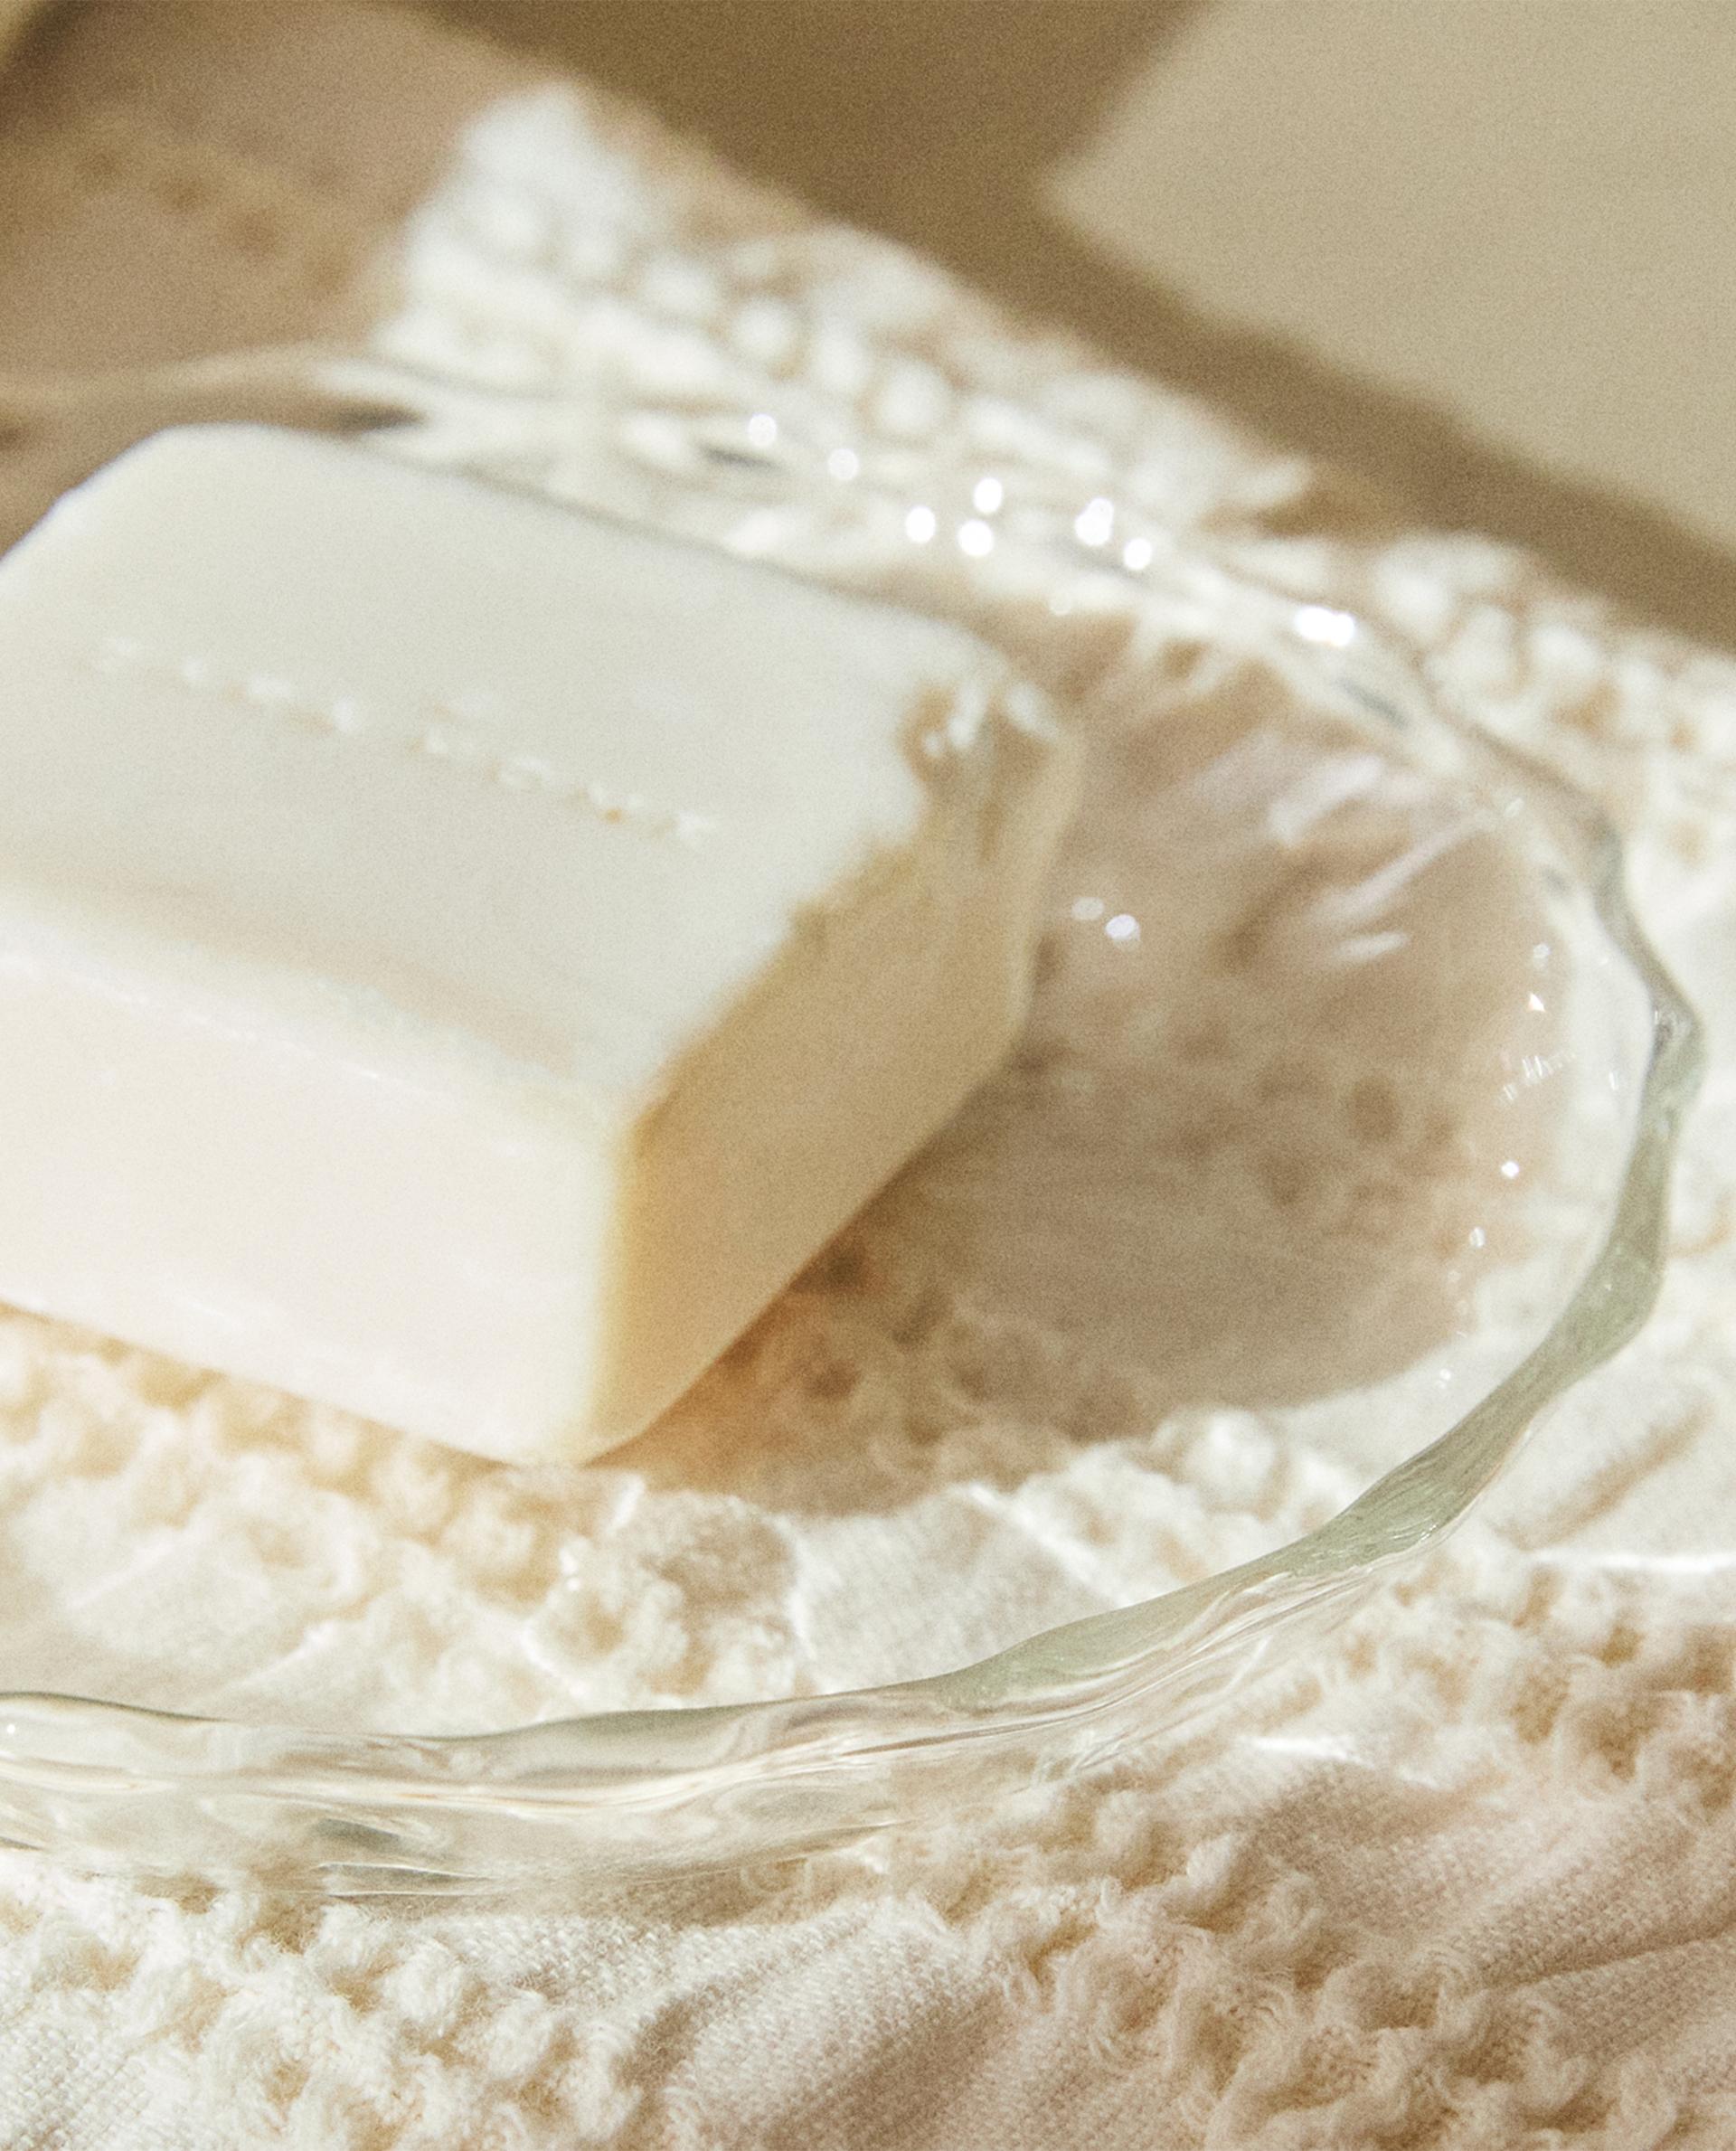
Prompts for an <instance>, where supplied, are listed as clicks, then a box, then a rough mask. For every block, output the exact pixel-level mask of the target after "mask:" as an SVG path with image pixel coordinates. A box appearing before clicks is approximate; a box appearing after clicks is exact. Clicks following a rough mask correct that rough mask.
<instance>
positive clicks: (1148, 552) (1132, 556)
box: [1121, 538, 1154, 575]
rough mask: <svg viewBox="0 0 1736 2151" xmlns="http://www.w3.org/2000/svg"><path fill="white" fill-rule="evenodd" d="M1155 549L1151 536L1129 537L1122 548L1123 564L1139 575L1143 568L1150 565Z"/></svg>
mask: <svg viewBox="0 0 1736 2151" xmlns="http://www.w3.org/2000/svg"><path fill="white" fill-rule="evenodd" d="M1153 550H1154V548H1153V546H1152V542H1151V540H1150V539H1149V538H1129V539H1128V540H1127V543H1126V544H1125V545H1124V546H1123V547H1122V548H1121V565H1122V566H1123V567H1124V568H1130V569H1131V570H1132V571H1133V572H1134V573H1135V574H1136V575H1137V574H1138V573H1139V572H1140V571H1141V570H1142V569H1145V568H1148V567H1150V565H1151V556H1152V552H1153Z"/></svg>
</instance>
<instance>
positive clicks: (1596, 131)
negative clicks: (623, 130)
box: [440, 0, 1736, 642]
mask: <svg viewBox="0 0 1736 2151" xmlns="http://www.w3.org/2000/svg"><path fill="white" fill-rule="evenodd" d="M440 4H441V5H443V7H444V10H445V12H447V13H448V14H452V15H455V16H459V17H463V18H467V19H468V20H471V21H473V22H474V21H484V22H487V23H490V24H492V25H494V26H495V27H505V28H509V29H511V30H512V31H513V32H514V33H515V34H524V33H527V32H528V33H531V34H533V36H535V37H536V38H537V39H538V40H539V41H540V42H542V43H543V44H545V45H547V46H549V47H550V48H552V49H556V50H559V51H560V52H562V53H563V54H565V55H566V56H567V57H569V58H571V59H572V60H574V61H577V62H578V63H579V64H580V65H581V66H583V67H584V68H586V69H587V70H588V71H590V72H592V73H593V74H595V75H596V76H598V77H599V78H600V79H602V80H607V81H610V82H613V83H615V84H617V85H618V86H620V87H622V88H625V89H627V90H630V91H632V92H633V93H634V94H635V95H637V96H640V97H643V98H645V99H646V100H647V101H649V102H650V103H652V104H653V105H655V106H656V107H657V108H659V109H660V110H662V111H663V112H665V114H667V115H668V116H669V117H670V118H674V119H675V120H676V121H677V122H678V123H679V124H681V125H682V126H684V127H687V128H688V129H690V130H691V131H693V132H695V133H698V134H701V135H703V136H705V137H709V138H710V139H711V140H712V141H713V142H714V143H715V144H716V145H717V146H719V147H721V148H722V149H723V150H725V151H726V152H727V153H728V155H729V156H731V157H732V158H733V159H735V160H736V161H737V162H738V163H740V164H741V165H746V166H747V167H749V168H750V169H751V170H754V171H756V172H759V173H760V174H762V175H769V176H772V177H774V178H777V179H778V180H781V181H784V182H786V183H788V184H790V185H791V186H793V187H795V188H797V189H798V190H799V191H800V192H802V193H805V194H806V195H807V196H808V197H809V198H810V199H811V200H813V201H814V202H816V203H817V204H818V205H819V206H821V207H822V208H825V209H827V210H829V211H832V212H835V213H837V214H841V215H844V216H847V217H849V218H851V219H853V220H854V221H856V222H862V223H865V224H868V225H870V226H872V227H874V228H876V229H878V230H881V231H886V232H888V233H891V234H892V235H893V236H895V237H897V238H900V239H903V240H907V241H911V242H912V243H914V244H917V245H919V246H920V247H922V248H924V249H925V250H928V251H929V252H930V253H933V254H935V255H938V256H939V258H940V259H943V260H945V261H947V262H948V263H949V264H951V265H953V266H956V267H958V268H959V269H963V270H964V271H965V272H966V273H967V275H969V276H970V277H972V278H975V279H976V280H977V281H978V282H979V283H982V284H985V285H986V286H988V287H989V288H992V289H994V290H996V291H998V292H1000V293H1002V294H1004V295H1005V296H1007V297H1013V298H1014V299H1016V300H1018V301H1019V302H1020V303H1022V304H1024V305H1025V306H1028V307H1035V308H1036V309H1038V310H1039V311H1041V312H1044V313H1047V314H1050V315H1052V316H1059V317H1061V318H1062V319H1064V320H1065V321H1067V322H1068V323H1069V324H1071V325H1073V326H1075V327H1077V328H1079V329H1080V330H1082V331H1083V332H1085V333H1086V334H1087V335H1091V336H1093V337H1095V338H1097V339H1099V341H1100V342H1102V343H1104V344H1107V345H1108V346H1109V348H1110V349H1111V350H1113V351H1114V352H1115V353H1117V354H1118V355H1120V356H1122V357H1124V358H1126V359H1128V360H1131V361H1132V362H1134V363H1137V364H1138V365H1140V366H1143V367H1145V368H1147V369H1149V370H1151V371H1153V372H1156V373H1158V374H1160V375H1162V376H1163V377H1164V378H1165V379H1166V380H1168V381H1169V382H1173V383H1175V385H1178V386H1181V387H1184V388H1186V389H1190V390H1193V391H1195V392H1198V393H1200V394H1201V395H1203V397H1205V398H1207V399H1208V400H1209V401H1211V402H1212V403H1213V404H1214V405H1215V406H1216V407H1217V408H1219V409H1220V410H1226V411H1229V412H1231V413H1232V414H1234V415H1236V416H1239V417H1241V418H1242V419H1244V420H1247V421H1248V422H1250V424H1252V425H1254V426H1256V427H1257V428H1259V429H1261V430H1262V431H1264V432H1265V433H1267V434H1268V435H1269V436H1270V437H1271V438H1272V439H1275V440H1277V441H1278V442H1279V443H1281V444H1284V445H1290V446H1295V447H1297V448H1303V449H1306V450H1307V451H1309V452H1311V453H1316V454H1319V455H1322V456H1324V457H1326V458H1328V459H1330V460H1331V461H1333V462H1335V464H1337V465H1338V466H1339V467H1341V468H1342V469H1344V470H1346V471H1348V472H1349V473H1351V474H1353V476H1354V477H1356V478H1360V479H1363V480H1367V481H1370V482H1372V484H1373V486H1375V487H1376V488H1378V489H1379V490H1380V491H1381V492H1383V493H1384V494H1386V495H1388V496H1389V497H1391V498H1392V499H1393V500H1394V501H1395V503H1396V505H1399V506H1400V508H1401V510H1402V512H1404V513H1406V514H1411V515H1412V516H1414V517H1416V518H1417V519H1420V520H1424V521H1428V522H1430V523H1436V524H1444V525H1447V526H1448V527H1463V528H1477V529H1482V530H1486V531H1489V532H1491V533H1495V535H1497V536H1500V537H1504V538H1508V539H1511V540H1513V541H1514V542H1519V543H1522V544H1528V545H1533V546H1536V547H1538V548H1540V549H1542V550H1543V552H1546V553H1548V554H1549V555H1550V556H1552V558H1553V559H1554V560H1555V561H1557V562H1558V563H1559V564H1560V565H1561V567H1562V568H1563V569H1564V570H1565V571H1567V572H1568V573H1570V574H1571V575H1573V576H1575V577H1578V578H1580V579H1581V580H1586V581H1588V582H1590V583H1592V584H1594V585H1596V586H1598V587H1599V588H1601V589H1603V590H1607V591H1609V592H1610V593H1612V594H1613V595H1615V596H1617V597H1618V598H1620V599H1625V600H1627V601H1628V603H1630V604H1632V605H1633V606H1635V607H1636V608H1637V609H1640V610H1641V611H1643V612H1646V613H1647V614H1649V615H1651V616H1652V617H1654V618H1659V619H1661V620H1665V621H1666V622H1669V623H1671V624H1674V625H1676V626H1680V627H1686V628H1688V629H1690V630H1691V631H1694V632H1696V633H1699V634H1702V635H1705V636H1710V637H1715V638H1717V639H1719V640H1722V641H1725V642H1736V551H1733V550H1732V549H1733V548H1736V392H1732V390H1731V387H1730V382H1731V379H1732V375H1731V368H1730V366H1729V364H1728V363H1727V359H1726V354H1727V352H1728V350H1729V348H1730V344H1731V334H1730V331H1731V325H1732V322H1733V321H1736V247H1732V245H1731V238H1732V225H1733V224H1736V184H1732V178H1733V177H1736V150H1732V148H1731V141H1732V140H1736V126H1733V125H1732V121H1733V120H1736V18H1732V17H1731V14H1730V13H1729V11H1728V10H1727V9H1726V8H1725V7H1724V5H1722V0H1660V4H1658V5H1645V4H1643V0H1447V4H1446V5H1440V6H1429V7H1424V6H1420V5H1413V4H1412V0H1308V5H1306V6H1296V5H1292V4H1291V0H704V4H703V5H693V4H692V0H636V4H635V5H632V6H630V7H603V6H594V5H580V0H440ZM1093 145H1095V146H1093ZM1058 172H1059V173H1064V174H1067V175H1069V176H1068V177H1067V178H1066V179H1064V180H1063V181H1062V183H1061V184H1060V185H1059V186H1057V185H1056V183H1055V175H1056V174H1057V173H1058ZM1298 234H1300V235H1301V237H1300V238H1299V237H1298ZM1304 238H1305V239H1306V241H1307V244H1306V245H1304V244H1303V243H1302V239H1304Z"/></svg>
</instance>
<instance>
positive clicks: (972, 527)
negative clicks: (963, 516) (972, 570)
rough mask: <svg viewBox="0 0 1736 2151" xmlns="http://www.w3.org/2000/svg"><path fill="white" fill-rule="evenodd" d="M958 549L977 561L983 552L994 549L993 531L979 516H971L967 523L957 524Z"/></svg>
mask: <svg viewBox="0 0 1736 2151" xmlns="http://www.w3.org/2000/svg"><path fill="white" fill-rule="evenodd" d="M958 550H959V552H967V553H968V554H969V555H970V557H971V559H972V560H974V561H979V560H981V559H982V558H983V556H984V554H985V553H989V552H994V550H995V533H994V532H993V531H992V530H990V528H989V527H988V525H987V524H986V523H984V522H983V521H982V520H981V518H980V517H977V516H973V517H972V518H971V520H970V521H969V522H968V523H961V524H959V525H958Z"/></svg>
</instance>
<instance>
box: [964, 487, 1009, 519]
mask: <svg viewBox="0 0 1736 2151" xmlns="http://www.w3.org/2000/svg"><path fill="white" fill-rule="evenodd" d="M1005 499H1006V487H1005V486H1003V485H1002V483H1001V481H1000V480H999V479H998V478H978V479H977V483H976V484H975V485H974V486H972V487H971V489H970V505H971V506H972V507H973V508H975V509H976V511H977V514H979V515H995V514H999V513H1000V510H1001V507H1002V505H1003V503H1004V502H1005Z"/></svg>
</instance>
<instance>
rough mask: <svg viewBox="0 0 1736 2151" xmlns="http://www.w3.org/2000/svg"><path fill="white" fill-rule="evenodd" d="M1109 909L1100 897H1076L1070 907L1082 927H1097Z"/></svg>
mask: <svg viewBox="0 0 1736 2151" xmlns="http://www.w3.org/2000/svg"><path fill="white" fill-rule="evenodd" d="M1070 909H1071V913H1072V916H1073V917H1074V918H1075V919H1077V920H1079V922H1080V925H1081V926H1095V925H1096V923H1097V921H1098V920H1099V919H1100V918H1101V917H1102V916H1103V914H1104V912H1105V911H1107V910H1109V906H1108V904H1106V903H1105V902H1104V901H1103V899H1102V898H1101V897H1100V896H1076V897H1074V899H1073V901H1072V903H1071V907H1070Z"/></svg>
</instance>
